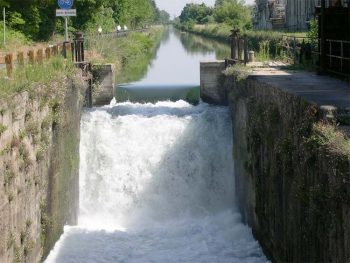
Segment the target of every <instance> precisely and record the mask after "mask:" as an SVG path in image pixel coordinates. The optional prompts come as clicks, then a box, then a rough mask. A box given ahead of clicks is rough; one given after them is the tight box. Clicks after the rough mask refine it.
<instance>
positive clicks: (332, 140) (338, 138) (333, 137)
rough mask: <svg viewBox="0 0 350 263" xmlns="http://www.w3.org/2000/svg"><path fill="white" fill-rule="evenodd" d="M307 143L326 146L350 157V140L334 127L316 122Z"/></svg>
mask: <svg viewBox="0 0 350 263" xmlns="http://www.w3.org/2000/svg"><path fill="white" fill-rule="evenodd" d="M308 142H309V143H313V144H315V145H316V146H326V147H327V148H328V149H329V150H330V151H332V152H334V153H339V154H342V155H344V156H347V157H348V158H350V140H349V138H347V136H346V135H345V134H344V133H342V132H341V131H339V130H337V129H336V127H334V126H332V125H329V124H324V123H317V124H315V125H314V127H313V134H312V135H311V136H310V138H309V139H308Z"/></svg>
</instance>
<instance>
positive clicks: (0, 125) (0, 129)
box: [0, 123, 7, 136]
mask: <svg viewBox="0 0 350 263" xmlns="http://www.w3.org/2000/svg"><path fill="white" fill-rule="evenodd" d="M6 130H7V127H6V126H5V125H3V124H2V123H0V136H1V134H3V133H4V132H5V131H6Z"/></svg>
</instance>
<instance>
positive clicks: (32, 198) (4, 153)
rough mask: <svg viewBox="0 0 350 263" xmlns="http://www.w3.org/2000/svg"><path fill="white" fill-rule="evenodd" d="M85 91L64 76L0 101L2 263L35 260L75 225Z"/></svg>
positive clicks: (80, 83) (76, 82) (77, 83)
mask: <svg viewBox="0 0 350 263" xmlns="http://www.w3.org/2000/svg"><path fill="white" fill-rule="evenodd" d="M76 79H80V77H79V76H77V78H76ZM84 89H85V87H84V83H83V82H82V81H80V80H79V81H78V80H75V81H73V80H72V79H68V78H66V79H62V80H61V81H53V82H52V83H50V84H46V85H38V86H37V87H36V89H30V91H24V92H21V93H19V94H16V95H14V96H12V97H10V98H8V99H6V100H5V99H2V100H0V123H1V127H2V129H1V134H0V147H1V149H0V200H1V201H0V237H1V238H0V262H2V263H3V262H4V263H6V262H39V261H40V260H42V257H43V256H44V255H46V254H47V253H48V252H49V250H50V249H51V248H52V246H53V245H54V243H55V241H56V240H57V239H58V238H59V236H60V234H61V233H62V232H63V226H64V225H65V224H74V223H75V222H76V218H77V211H78V210H77V207H78V191H79V188H78V176H79V174H78V168H79V159H78V158H79V133H80V113H81V109H82V103H83V96H82V94H83V92H84Z"/></svg>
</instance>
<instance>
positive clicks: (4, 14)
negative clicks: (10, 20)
mask: <svg viewBox="0 0 350 263" xmlns="http://www.w3.org/2000/svg"><path fill="white" fill-rule="evenodd" d="M3 17H4V47H5V45H6V9H5V7H4V10H3Z"/></svg>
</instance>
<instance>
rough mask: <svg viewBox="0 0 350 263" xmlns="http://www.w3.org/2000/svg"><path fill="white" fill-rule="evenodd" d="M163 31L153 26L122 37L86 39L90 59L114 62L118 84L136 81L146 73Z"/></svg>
mask: <svg viewBox="0 0 350 263" xmlns="http://www.w3.org/2000/svg"><path fill="white" fill-rule="evenodd" d="M164 32H165V28H164V27H163V26H154V27H151V28H150V29H149V30H148V31H146V32H144V33H137V32H135V33H133V32H132V33H130V34H128V35H127V36H126V37H122V38H114V37H108V36H107V37H101V38H98V37H97V38H95V39H87V43H86V44H87V58H88V60H89V61H91V62H92V64H108V63H109V64H114V65H115V73H116V76H117V82H118V83H126V82H132V81H135V80H137V79H140V78H141V77H142V76H143V75H144V74H145V73H146V71H147V67H148V65H149V63H150V61H151V60H152V58H153V57H154V56H155V51H156V50H157V48H158V46H159V44H160V41H161V39H162V37H163V35H164Z"/></svg>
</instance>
